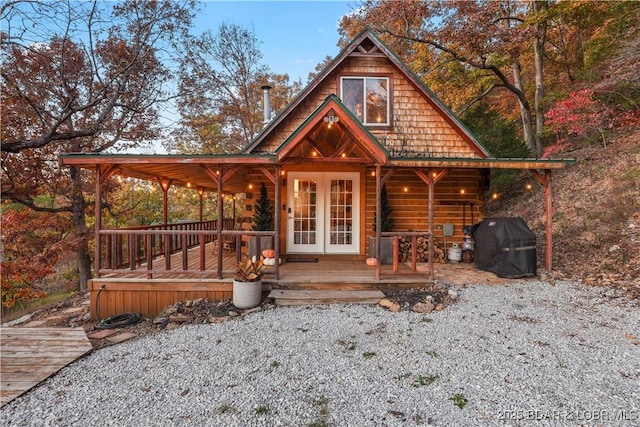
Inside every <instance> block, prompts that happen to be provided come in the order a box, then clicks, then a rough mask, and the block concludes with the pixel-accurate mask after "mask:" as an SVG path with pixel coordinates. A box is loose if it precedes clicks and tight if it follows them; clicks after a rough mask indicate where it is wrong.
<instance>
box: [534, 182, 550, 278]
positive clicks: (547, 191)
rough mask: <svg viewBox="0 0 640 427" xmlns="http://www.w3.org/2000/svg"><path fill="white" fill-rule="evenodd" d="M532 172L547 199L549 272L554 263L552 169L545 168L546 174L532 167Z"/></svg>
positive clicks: (546, 239) (546, 254)
mask: <svg viewBox="0 0 640 427" xmlns="http://www.w3.org/2000/svg"><path fill="white" fill-rule="evenodd" d="M530 171H531V173H532V174H533V176H534V177H535V179H536V180H537V181H538V182H539V183H540V184H541V185H542V186H543V187H544V201H545V220H546V221H545V222H546V224H545V232H544V235H545V248H544V259H545V270H546V271H547V273H550V272H551V270H552V268H553V264H552V253H553V237H552V230H551V225H552V216H553V204H552V199H551V169H545V171H544V176H543V175H542V174H541V173H540V172H538V171H537V170H535V169H530Z"/></svg>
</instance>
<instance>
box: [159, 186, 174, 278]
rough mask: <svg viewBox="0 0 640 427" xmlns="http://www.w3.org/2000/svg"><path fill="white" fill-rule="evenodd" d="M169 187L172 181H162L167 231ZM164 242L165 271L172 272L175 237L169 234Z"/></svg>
mask: <svg viewBox="0 0 640 427" xmlns="http://www.w3.org/2000/svg"><path fill="white" fill-rule="evenodd" d="M169 186H171V181H168V180H164V179H163V180H160V188H162V223H163V224H164V229H165V230H166V229H167V222H168V214H167V212H168V209H167V205H168V204H169V202H168V199H169V196H168V194H167V193H168V191H169ZM162 241H163V243H164V264H165V269H167V270H171V242H172V241H173V236H171V235H169V234H165V235H163V236H162Z"/></svg>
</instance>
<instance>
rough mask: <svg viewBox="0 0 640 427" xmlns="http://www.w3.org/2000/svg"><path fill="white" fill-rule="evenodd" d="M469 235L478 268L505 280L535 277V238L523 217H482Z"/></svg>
mask: <svg viewBox="0 0 640 427" xmlns="http://www.w3.org/2000/svg"><path fill="white" fill-rule="evenodd" d="M471 233H472V236H473V240H474V245H475V246H474V253H473V258H474V259H475V262H476V267H478V268H479V269H481V270H486V271H491V272H493V273H495V274H497V275H498V276H499V277H506V278H517V277H525V276H535V275H536V264H537V258H536V235H535V234H533V232H532V231H531V230H530V229H529V227H527V224H526V223H525V222H524V220H523V219H522V218H519V217H496V218H485V219H484V221H482V222H479V223H478V224H476V225H474V226H473V228H472V231H471Z"/></svg>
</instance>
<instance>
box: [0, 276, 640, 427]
mask: <svg viewBox="0 0 640 427" xmlns="http://www.w3.org/2000/svg"><path fill="white" fill-rule="evenodd" d="M457 292H458V294H459V300H458V302H456V303H455V304H453V305H451V306H449V307H447V308H446V309H445V310H443V311H441V312H433V313H430V314H426V315H425V314H416V313H412V312H406V311H402V312H399V313H391V312H388V311H385V310H384V309H383V308H381V307H378V306H355V305H331V306H309V307H278V308H276V309H273V310H267V311H264V312H259V313H255V314H251V315H248V316H244V317H243V318H241V319H237V320H232V321H229V322H226V323H220V324H212V325H191V326H184V327H182V328H179V329H176V330H173V331H170V332H165V333H162V334H158V335H154V336H149V337H146V338H142V339H139V340H136V341H131V342H125V343H122V344H119V345H114V346H111V347H107V348H104V349H100V350H97V351H94V352H93V353H91V354H90V355H88V356H87V357H85V358H83V359H81V360H78V361H77V362H75V363H73V364H71V365H70V366H68V367H67V368H65V369H63V370H62V371H60V373H59V374H57V375H55V376H54V377H53V378H50V379H49V380H47V381H46V382H44V383H42V384H41V385H39V386H38V387H37V388H35V389H33V390H32V391H30V392H28V393H26V394H25V395H23V396H22V397H19V398H17V399H15V400H14V401H12V402H10V403H9V404H7V405H5V406H4V407H3V408H2V409H1V410H0V415H1V420H2V421H1V423H2V424H1V425H2V426H96V427H98V426H119V427H121V426H136V427H138V426H328V425H335V426H385V425H386V426H396V425H397V426H400V425H402V426H413V425H435V426H472V425H482V426H485V425H523V426H526V425H531V426H533V425H536V426H537V425H555V426H557V425H606V426H608V425H616V426H617V425H628V426H638V425H640V341H638V340H640V307H638V306H637V304H636V302H630V301H627V300H626V299H624V298H622V297H620V298H616V297H615V293H613V294H612V291H611V290H607V289H603V288H595V287H586V286H585V285H582V284H580V283H575V282H556V284H555V285H553V286H552V285H550V284H548V283H544V282H538V281H526V282H523V283H518V284H515V285H500V286H488V285H470V286H467V287H464V288H458V289H457Z"/></svg>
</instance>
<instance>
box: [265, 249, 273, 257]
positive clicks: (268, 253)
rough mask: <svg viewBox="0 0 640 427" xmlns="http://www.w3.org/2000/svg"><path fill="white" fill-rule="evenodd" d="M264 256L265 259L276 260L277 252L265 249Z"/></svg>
mask: <svg viewBox="0 0 640 427" xmlns="http://www.w3.org/2000/svg"><path fill="white" fill-rule="evenodd" d="M262 256H263V257H265V258H275V256H276V251H274V250H273V249H265V250H264V251H262Z"/></svg>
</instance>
